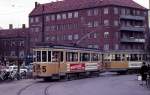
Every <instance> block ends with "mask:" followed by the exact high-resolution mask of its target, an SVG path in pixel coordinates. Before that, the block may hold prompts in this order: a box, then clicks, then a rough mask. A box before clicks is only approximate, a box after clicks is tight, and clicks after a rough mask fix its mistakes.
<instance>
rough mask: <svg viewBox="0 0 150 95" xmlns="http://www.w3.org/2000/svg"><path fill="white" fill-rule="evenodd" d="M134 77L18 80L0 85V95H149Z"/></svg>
mask: <svg viewBox="0 0 150 95" xmlns="http://www.w3.org/2000/svg"><path fill="white" fill-rule="evenodd" d="M140 83H141V81H138V80H137V76H136V75H115V74H109V73H104V74H102V75H101V76H100V77H95V78H86V79H80V80H73V81H66V82H63V81H60V82H58V81H55V82H43V81H41V80H32V79H28V80H20V81H13V82H5V83H0V95H150V89H148V88H146V86H141V85H139V84H140Z"/></svg>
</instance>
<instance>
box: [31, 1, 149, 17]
mask: <svg viewBox="0 0 150 95" xmlns="http://www.w3.org/2000/svg"><path fill="white" fill-rule="evenodd" d="M107 5H115V6H122V7H131V8H138V9H144V10H145V9H146V8H144V7H143V6H141V5H139V4H137V3H135V2H134V1H133V0H63V1H57V2H51V3H46V4H38V5H37V7H35V8H34V9H33V10H32V12H31V13H30V14H29V15H30V16H34V15H40V14H42V12H43V13H45V14H47V13H57V12H62V11H70V10H77V9H84V8H91V7H98V6H107ZM43 10H44V11H43Z"/></svg>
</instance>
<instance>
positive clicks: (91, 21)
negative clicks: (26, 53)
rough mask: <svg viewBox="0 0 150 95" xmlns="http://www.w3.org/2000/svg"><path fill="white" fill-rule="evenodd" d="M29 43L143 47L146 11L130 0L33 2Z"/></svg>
mask: <svg viewBox="0 0 150 95" xmlns="http://www.w3.org/2000/svg"><path fill="white" fill-rule="evenodd" d="M29 27H30V35H31V44H32V45H33V43H36V42H49V43H54V44H62V45H69V44H76V45H78V46H82V47H89V48H98V49H101V50H104V51H112V50H144V49H146V47H147V39H148V37H147V35H148V30H149V29H148V10H147V9H146V8H144V7H142V6H140V5H138V4H137V3H135V2H134V1H132V0H63V1H57V2H51V3H47V4H38V3H35V8H34V9H33V11H32V12H31V13H30V15H29Z"/></svg>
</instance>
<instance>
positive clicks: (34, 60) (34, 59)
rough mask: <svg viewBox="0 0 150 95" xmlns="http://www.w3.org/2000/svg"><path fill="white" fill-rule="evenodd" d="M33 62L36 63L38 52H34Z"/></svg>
mask: <svg viewBox="0 0 150 95" xmlns="http://www.w3.org/2000/svg"><path fill="white" fill-rule="evenodd" d="M33 62H36V51H34V52H33Z"/></svg>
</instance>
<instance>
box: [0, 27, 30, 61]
mask: <svg viewBox="0 0 150 95" xmlns="http://www.w3.org/2000/svg"><path fill="white" fill-rule="evenodd" d="M27 54H29V29H28V28H25V25H23V27H22V28H18V29H13V26H12V25H11V24H10V26H9V29H3V30H0V59H1V61H3V62H4V61H5V62H6V61H9V62H10V61H11V62H14V61H15V60H16V59H18V58H19V59H20V60H21V61H25V57H26V55H27Z"/></svg>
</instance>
